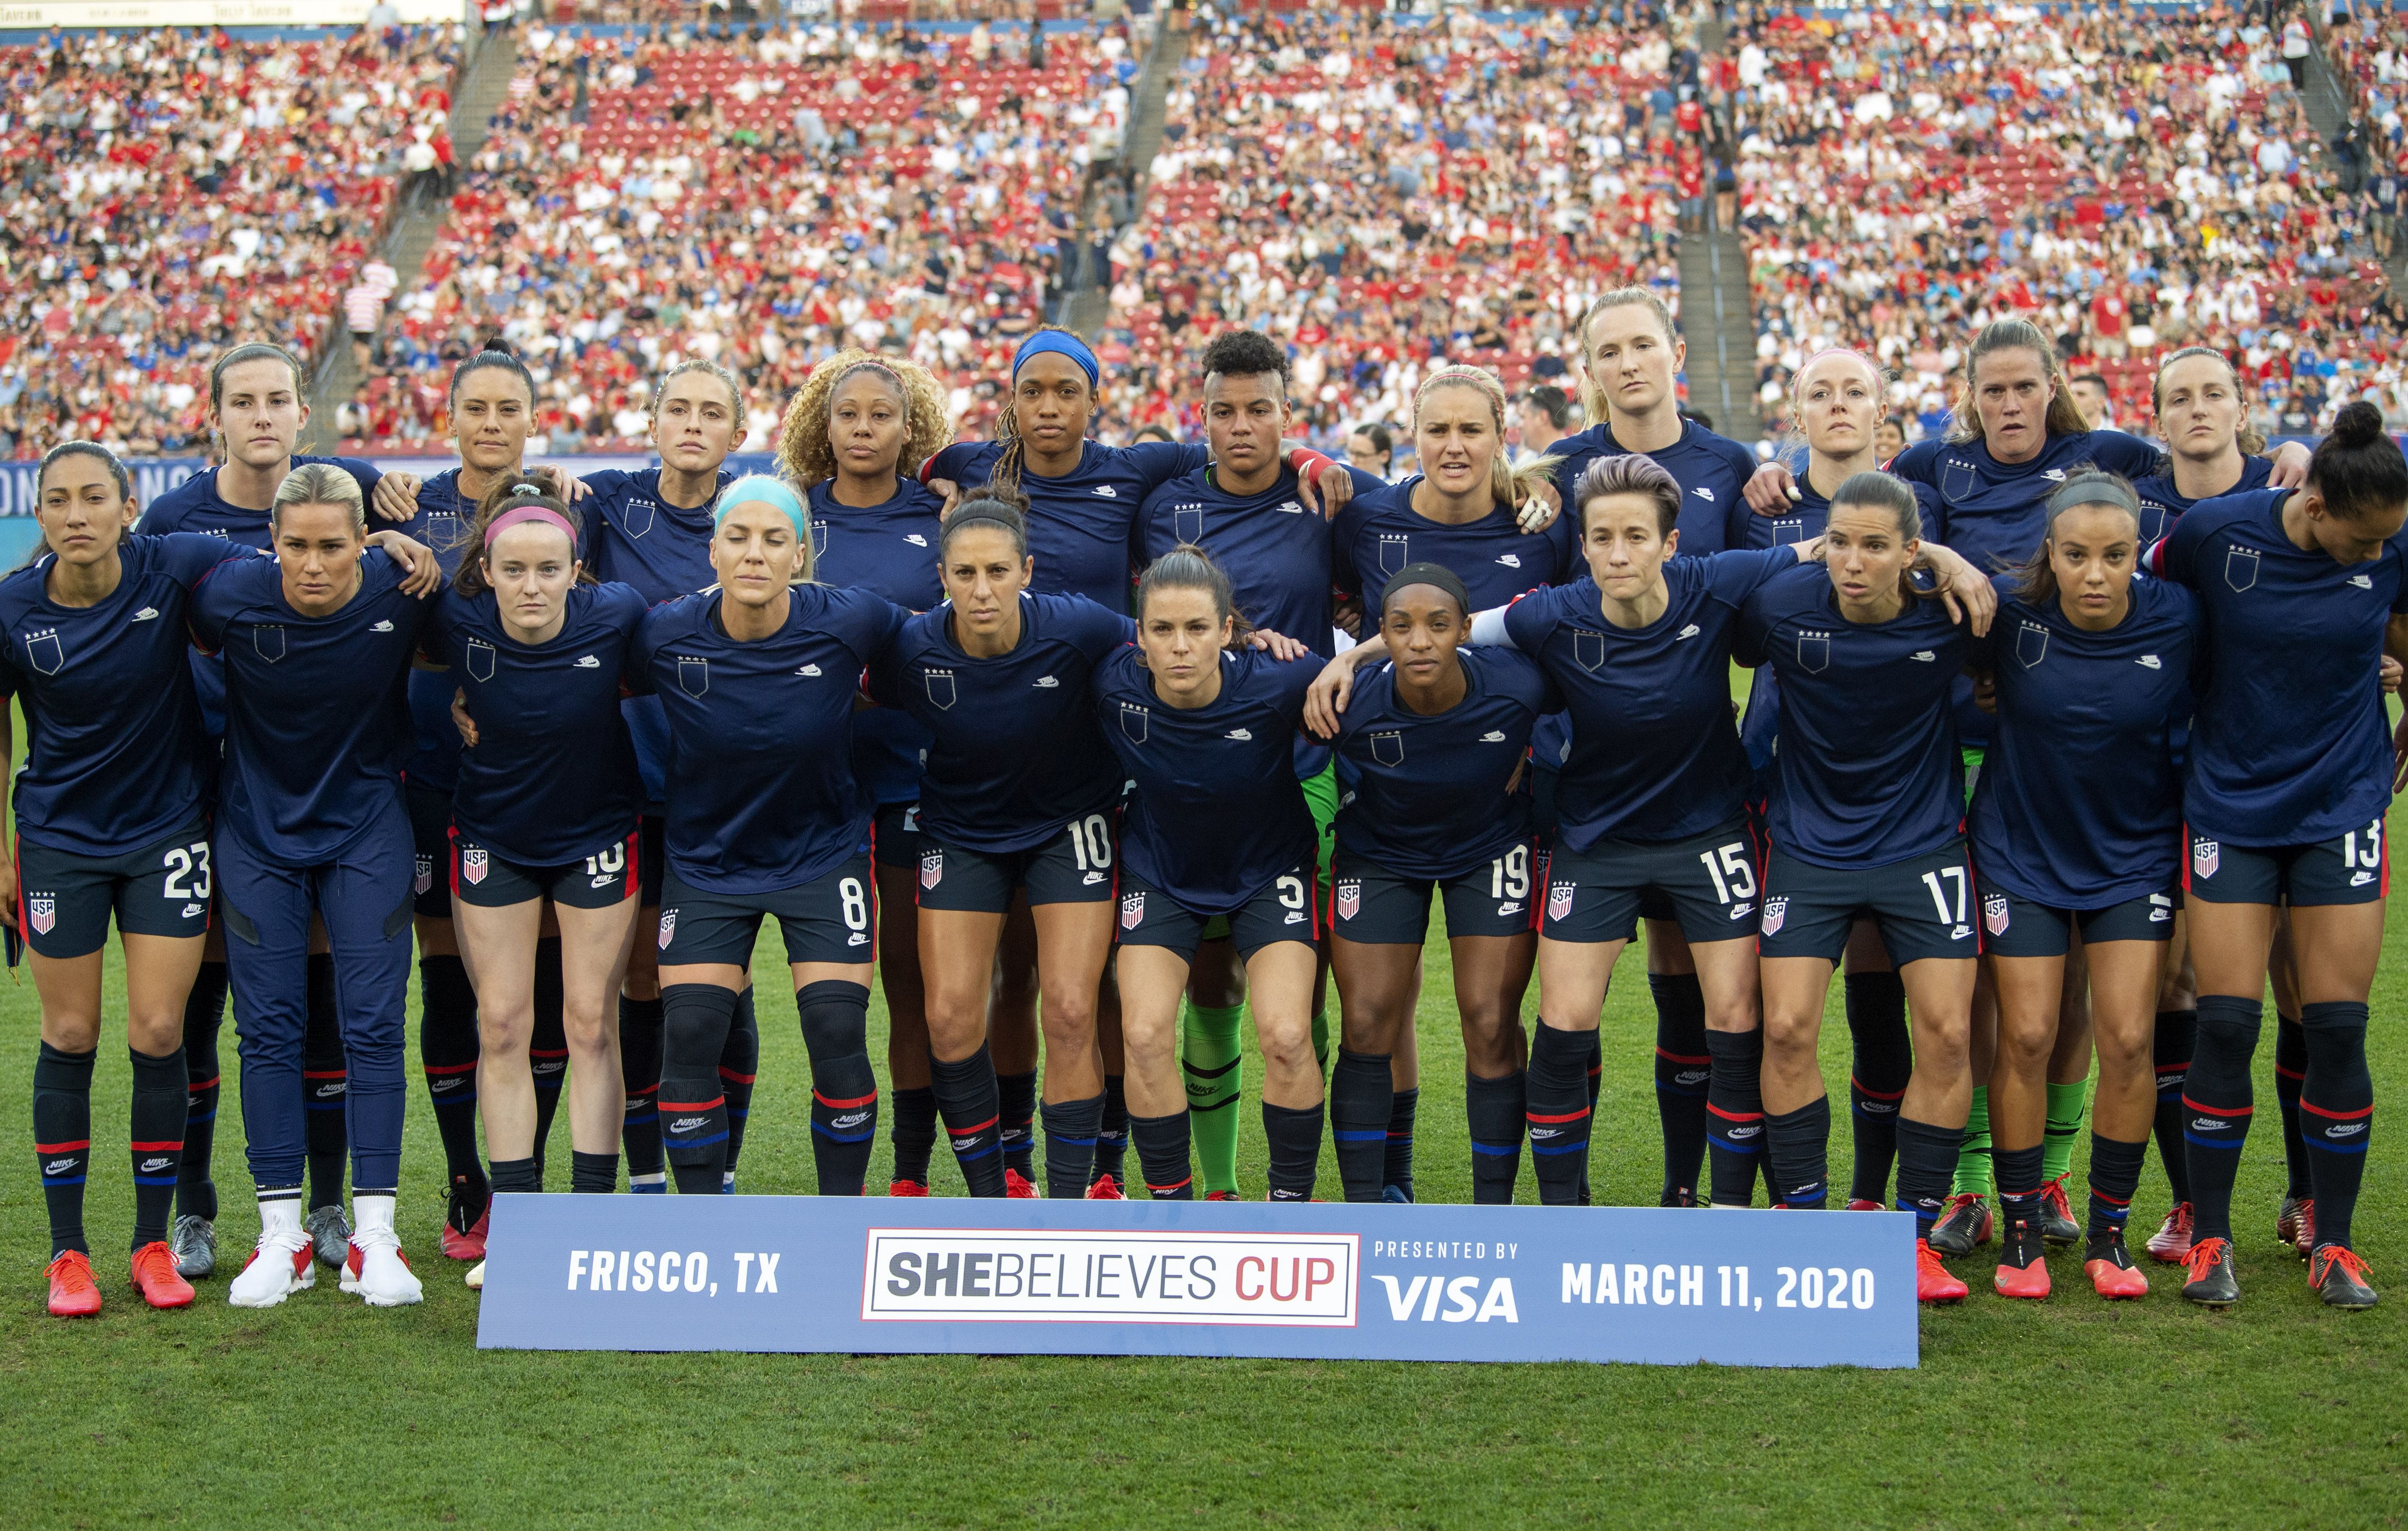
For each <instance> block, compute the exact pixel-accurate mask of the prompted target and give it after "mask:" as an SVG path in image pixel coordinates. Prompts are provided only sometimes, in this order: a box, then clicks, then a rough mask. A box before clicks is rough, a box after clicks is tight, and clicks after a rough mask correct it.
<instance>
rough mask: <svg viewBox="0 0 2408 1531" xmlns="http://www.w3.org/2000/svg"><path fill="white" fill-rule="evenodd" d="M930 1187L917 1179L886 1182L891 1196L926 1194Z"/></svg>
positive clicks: (887, 1192)
mask: <svg viewBox="0 0 2408 1531" xmlns="http://www.w3.org/2000/svg"><path fill="white" fill-rule="evenodd" d="M927 1193H928V1188H927V1187H926V1186H924V1185H922V1184H921V1183H920V1182H919V1181H917V1180H890V1181H888V1182H887V1183H886V1194H888V1195H889V1196H925V1195H926V1194H927Z"/></svg>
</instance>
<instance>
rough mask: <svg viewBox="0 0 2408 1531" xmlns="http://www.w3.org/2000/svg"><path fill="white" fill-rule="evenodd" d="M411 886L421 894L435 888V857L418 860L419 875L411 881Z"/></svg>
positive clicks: (424, 857) (423, 857)
mask: <svg viewBox="0 0 2408 1531" xmlns="http://www.w3.org/2000/svg"><path fill="white" fill-rule="evenodd" d="M409 886H410V887H411V888H414V889H416V890H417V891H418V892H421V893H423V892H425V891H426V890H427V889H428V888H432V887H434V886H435V858H434V857H432V856H422V857H420V858H418V874H417V875H416V876H414V877H412V878H411V879H410V881H409Z"/></svg>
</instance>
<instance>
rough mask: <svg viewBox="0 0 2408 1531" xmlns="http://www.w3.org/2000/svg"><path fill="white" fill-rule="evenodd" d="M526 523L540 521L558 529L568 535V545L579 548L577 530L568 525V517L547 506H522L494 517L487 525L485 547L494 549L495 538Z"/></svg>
mask: <svg viewBox="0 0 2408 1531" xmlns="http://www.w3.org/2000/svg"><path fill="white" fill-rule="evenodd" d="M526 521H540V522H542V523H544V524H545V525H546V526H552V527H559V528H560V529H561V530H562V531H563V532H564V533H566V535H567V538H568V545H569V546H570V547H571V548H574V547H576V546H577V528H576V527H572V526H570V525H569V524H568V517H566V516H565V515H563V514H561V513H559V512H558V511H555V510H552V508H551V507H549V506H545V505H520V506H516V507H514V508H512V509H510V510H507V511H504V512H503V513H501V514H499V515H497V516H495V517H494V518H493V520H491V521H489V522H487V523H486V524H485V545H486V546H487V547H489V548H490V547H492V546H493V545H494V539H495V538H496V537H499V536H500V535H501V534H502V533H503V532H505V531H507V530H509V528H510V527H515V526H518V525H519V524H520V523H522V522H526Z"/></svg>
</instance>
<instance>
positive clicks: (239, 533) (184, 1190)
mask: <svg viewBox="0 0 2408 1531" xmlns="http://www.w3.org/2000/svg"><path fill="white" fill-rule="evenodd" d="M308 393H309V390H308V383H307V381H306V380H305V379H304V378H303V376H302V372H301V364H300V363H299V362H298V361H296V360H294V356H293V354H292V353H291V352H288V351H286V350H285V349H284V348H283V347H281V346H277V345H269V344H265V342H261V341H251V342H250V343H247V344H244V345H238V346H235V347H233V348H231V349H229V350H228V351H227V352H226V353H225V354H223V355H221V356H220V357H218V359H217V360H216V361H214V362H212V363H211V364H210V365H209V402H208V421H209V426H210V428H211V429H212V430H213V431H215V432H216V434H217V436H218V442H219V449H220V450H221V451H222V453H223V454H224V456H225V460H224V461H223V462H222V463H221V464H220V465H219V466H217V467H215V468H205V469H201V471H199V472H197V473H195V474H193V476H192V477H191V478H188V479H186V480H185V481H184V482H183V483H181V484H178V485H176V486H175V487H174V488H173V489H170V490H168V491H167V492H166V493H165V494H164V495H161V496H160V497H159V498H157V499H154V500H152V501H151V502H150V505H149V506H147V507H145V508H144V510H143V513H142V521H141V525H140V527H138V528H137V529H138V530H139V531H140V532H141V533H142V534H143V535H145V536H164V535H166V534H167V533H170V532H199V533H202V534H204V535H206V536H211V537H222V538H223V539H225V540H226V541H227V542H230V543H233V544H234V545H236V546H238V547H251V548H258V549H260V550H262V551H265V549H266V547H267V545H268V541H269V533H268V525H267V524H268V509H269V507H270V506H271V505H273V504H274V503H275V500H276V491H277V489H278V487H279V485H281V484H283V483H284V478H285V475H286V474H288V473H290V472H292V471H293V469H295V468H301V467H306V466H308V465H309V464H311V463H331V464H333V465H334V466H336V467H337V468H340V469H342V470H343V471H345V472H347V473H349V474H351V477H352V479H353V480H355V481H356V482H357V483H358V484H359V486H360V492H361V494H363V495H373V494H374V493H375V492H376V489H377V487H378V484H379V481H380V479H381V478H382V476H383V475H381V474H380V473H379V472H378V471H377V469H376V468H375V467H374V465H372V464H370V463H367V462H364V461H362V460H360V459H358V458H355V457H315V456H305V455H297V454H295V453H294V450H293V448H294V444H295V443H296V442H298V441H300V439H301V432H302V430H303V428H304V427H306V426H308V423H309V400H308ZM388 498H390V497H388ZM410 513H411V507H410V506H409V504H407V503H406V502H405V503H399V504H393V505H385V504H380V505H379V507H378V510H377V514H378V517H379V519H380V520H381V521H386V522H406V521H408V520H409V517H410ZM190 662H191V667H192V672H193V685H194V686H196V687H197V692H198V695H199V698H200V706H201V727H202V729H203V730H204V731H205V733H206V735H207V740H208V743H207V744H206V745H205V746H204V748H203V753H202V766H203V772H204V784H203V790H204V792H205V793H206V794H207V795H208V796H209V797H211V798H214V797H215V795H216V791H217V773H218V761H219V758H220V757H221V756H222V753H223V752H222V744H221V741H222V738H223V735H224V733H225V667H224V666H223V665H222V664H221V663H220V662H219V661H218V660H217V659H215V658H213V657H209V656H208V655H205V654H201V653H199V652H197V651H192V654H191V661H190ZM325 944H326V942H325V932H323V931H315V932H312V934H311V937H310V952H309V1016H308V1030H307V1032H306V1033H305V1040H304V1043H303V1047H304V1049H305V1051H304V1054H303V1060H302V1069H303V1081H304V1084H305V1086H306V1087H307V1089H308V1091H309V1100H308V1107H309V1110H308V1134H309V1149H308V1162H309V1197H308V1219H307V1222H308V1228H309V1231H310V1235H311V1238H312V1239H313V1241H314V1242H315V1244H316V1247H317V1250H318V1258H319V1260H320V1262H321V1263H322V1264H324V1265H325V1266H326V1267H327V1268H328V1269H329V1270H334V1269H338V1268H340V1266H341V1265H342V1264H343V1261H344V1258H345V1256H346V1253H347V1251H348V1250H349V1249H350V1240H351V1229H350V1227H349V1226H348V1225H347V1224H346V1223H345V1222H344V1220H343V1089H344V1084H343V1081H344V1077H345V1070H344V1066H343V1038H342V1030H341V1027H340V1025H339V1023H338V1022H337V1020H336V1018H335V965H334V959H333V958H332V957H330V956H328V955H327V953H326V951H325V949H324V947H325ZM225 1000H226V966H225V932H224V930H223V928H222V923H221V922H219V921H216V920H212V921H210V923H209V932H208V946H207V947H206V948H205V949H204V953H203V956H202V959H201V970H200V974H199V975H198V976H197V977H195V978H194V979H193V989H192V994H191V996H190V998H188V999H187V1000H186V1001H185V1004H184V1064H185V1072H186V1074H187V1076H188V1082H187V1085H186V1090H187V1096H186V1116H185V1122H184V1156H183V1162H182V1163H181V1165H180V1166H179V1169H178V1171H177V1174H178V1176H179V1179H178V1180H177V1183H176V1204H177V1216H176V1225H175V1232H174V1233H173V1234H172V1235H170V1236H169V1245H170V1247H171V1248H172V1249H174V1250H175V1251H176V1268H177V1269H178V1270H179V1271H180V1272H181V1273H182V1274H183V1275H184V1277H185V1278H187V1279H190V1280H199V1279H201V1278H204V1277H207V1276H209V1275H211V1274H213V1273H214V1272H215V1271H216V1269H217V1233H216V1228H215V1220H216V1218H217V1206H218V1191H217V1185H216V1182H215V1181H213V1180H211V1179H210V1178H209V1165H210V1160H211V1157H212V1150H213V1149H214V1148H215V1146H216V1139H217V1116H218V1093H219V1068H218V1033H219V1030H220V1029H221V1028H222V1026H223V1024H224V1021H225Z"/></svg>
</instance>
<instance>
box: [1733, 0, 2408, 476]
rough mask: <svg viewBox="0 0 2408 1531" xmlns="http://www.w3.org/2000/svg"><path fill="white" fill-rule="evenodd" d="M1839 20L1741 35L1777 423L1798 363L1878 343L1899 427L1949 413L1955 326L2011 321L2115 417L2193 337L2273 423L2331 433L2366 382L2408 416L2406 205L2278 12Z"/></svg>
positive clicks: (2123, 414)
mask: <svg viewBox="0 0 2408 1531" xmlns="http://www.w3.org/2000/svg"><path fill="white" fill-rule="evenodd" d="M1827 17H1828V13H1825V14H1824V15H1822V16H1816V17H1813V18H1812V19H1809V18H1808V17H1806V16H1802V15H1800V14H1799V13H1798V12H1796V11H1794V10H1790V9H1786V8H1782V9H1770V8H1762V7H1759V8H1757V9H1756V10H1755V11H1754V12H1753V13H1752V14H1751V15H1750V16H1748V17H1747V19H1746V20H1745V21H1744V22H1742V23H1741V24H1738V25H1735V26H1734V27H1733V29H1732V33H1731V52H1732V63H1733V65H1734V66H1735V74H1736V79H1735V86H1736V88H1735V90H1734V91H1733V92H1732V93H1731V95H1730V99H1729V111H1730V120H1731V124H1732V131H1731V137H1732V140H1733V142H1734V143H1735V145H1736V150H1737V159H1738V164H1737V176H1738V181H1739V185H1740V194H1741V195H1740V201H1741V207H1740V219H1741V227H1742V231H1743V234H1744V238H1745V240H1746V243H1747V246H1748V250H1749V253H1750V258H1751V261H1752V264H1753V269H1754V280H1755V289H1756V303H1757V316H1756V319H1757V331H1758V338H1757V356H1758V363H1759V383H1760V384H1761V388H1760V397H1761V400H1762V403H1763V405H1764V408H1765V411H1766V412H1767V415H1768V417H1769V420H1770V426H1771V428H1772V430H1773V431H1774V432H1775V433H1776V434H1778V433H1781V432H1785V431H1786V430H1787V429H1788V428H1789V427H1790V426H1791V417H1790V407H1789V400H1788V397H1787V396H1788V387H1789V383H1790V380H1791V379H1792V378H1793V376H1794V375H1795V373H1796V370H1797V368H1798V366H1799V362H1800V361H1801V360H1802V359H1803V358H1804V357H1805V356H1808V355H1811V354H1813V352H1814V351H1815V350H1817V349H1818V348H1820V347H1822V346H1825V345H1829V344H1849V345H1858V344H1861V345H1864V346H1867V347H1870V348H1873V349H1875V350H1877V352H1878V354H1880V355H1881V357H1882V358H1883V359H1884V361H1885V363H1886V364H1887V365H1888V366H1889V367H1890V368H1893V370H1894V371H1895V372H1896V373H1897V374H1898V375H1899V383H1898V385H1897V388H1896V390H1895V392H1894V394H1893V397H1892V401H1891V402H1892V410H1893V412H1895V413H1896V414H1898V415H1899V416H1902V417H1903V420H1902V424H1903V425H1904V426H1905V431H1906V434H1907V435H1908V436H1909V437H1910V438H1911V439H1912V438H1919V437H1920V436H1922V435H1925V434H1928V433H1931V432H1933V431H1936V430H1938V429H1939V428H1941V426H1942V423H1943V421H1944V419H1945V417H1946V414H1947V412H1948V410H1949V408H1950V406H1951V404H1952V402H1953V401H1954V396H1955V388H1956V387H1957V384H1958V383H1960V382H1961V366H1962V362H1963V356H1962V354H1961V351H1960V350H1959V349H1958V347H1957V338H1958V337H1961V336H1962V335H1964V334H1965V333H1967V332H1968V331H1969V330H1970V329H1971V328H1974V327H1978V326H1979V325H1981V324H1982V323H1984V322H1985V321H1986V320H1987V319H1989V318H1992V317H1997V316H2001V315H2009V314H2016V315H2021V316H2024V317H2028V318H2030V319H2031V320H2033V321H2034V322H2035V323H2037V324H2039V325H2042V328H2044V329H2045V330H2047V331H2048V332H2049V333H2050V334H2051V335H2053V336H2055V337H2057V348H2058V351H2059V353H2060V354H2061V355H2062V356H2063V357H2064V359H2065V362H2066V365H2067V368H2068V370H2069V371H2070V372H2071V373H2072V374H2074V375H2076V376H2077V377H2078V376H2081V375H2083V374H2096V375H2097V376H2098V377H2099V378H2100V380H2101V381H2102V382H2103V383H2105V391H2106V394H2107V398H2108V404H2107V409H2108V413H2107V415H2106V416H2105V417H2104V418H2107V419H2112V420H2114V421H2116V422H2121V423H2125V424H2128V425H2143V424H2145V423H2146V421H2147V420H2148V418H2149V411H2148V407H2147V383H2148V378H2149V372H2150V368H2149V361H2150V358H2151V357H2152V356H2154V355H2156V354H2159V353H2162V352H2167V351H2171V350H2172V349H2174V348H2177V347H2179V346H2182V345H2186V344H2194V343H2199V344H2208V345H2213V346H2214V347H2215V348H2217V349H2218V350H2220V351H2223V352H2226V353H2227V354H2230V355H2231V356H2233V357H2234V359H2235V360H2236V361H2237V362H2238V363H2239V364H2240V365H2241V367H2242V369H2243V373H2244V375H2245V379H2246V382H2247V383H2248V393H2249V396H2250V397H2249V407H2250V417H2251V422H2252V424H2253V425H2255V426H2257V428H2258V429H2259V430H2260V431H2261V432H2262V433H2263V434H2266V435H2269V436H2272V435H2277V434H2289V435H2304V434H2309V433H2313V432H2314V431H2315V430H2317V429H2319V428H2321V427H2322V426H2325V425H2327V424H2329V422H2330V420H2331V418H2332V415H2333V412H2335V411H2336V410H2338V409H2339V408H2340V406H2341V405H2342V404H2343V403H2345V402H2347V401H2349V400H2350V399H2352V398H2356V397H2366V398H2368V399H2369V400H2370V401H2372V402H2374V403H2376V404H2377V405H2378V406H2379V407H2380V408H2381V409H2382V410H2383V412H2384V413H2385V416H2386V420H2387V421H2389V422H2390V423H2391V424H2392V425H2393V426H2395V427H2396V426H2401V425H2403V424H2408V395H2403V393H2402V390H2401V366H2400V362H2399V359H2398V353H2399V351H2400V342H2401V323H2400V318H2399V316H2398V314H2397V313H2396V312H2395V311H2393V310H2392V309H2391V308H2389V307H2388V306H2387V305H2386V304H2385V303H2383V302H2382V301H2380V296H2381V294H2380V287H2381V269H2380V266H2379V264H2378V256H2379V251H2380V248H2381V247H2380V245H2379V243H2378V240H2379V239H2382V238H2387V236H2386V235H2385V234H2384V233H2383V231H2384V230H2385V229H2386V227H2387V224H2386V222H2385V221H2384V218H2385V215H2384V214H2383V213H2382V211H2381V208H2380V206H2379V205H2378V203H2377V201H2376V199H2375V196H2374V195H2373V194H2372V190H2371V189H2360V183H2361V181H2364V180H2365V179H2366V178H2364V177H2362V176H2360V175H2358V173H2356V167H2354V166H2349V165H2346V164H2343V162H2342V161H2341V159H2340V158H2339V156H2337V155H2336V154H2334V153H2333V152H2330V151H2329V148H2328V146H2326V145H2325V144H2324V143H2322V142H2321V141H2320V139H2319V136H2318V134H2317V133H2316V131H2315V128H2314V126H2313V125H2312V124H2311V123H2310V121H2309V118H2308V115H2307V112H2306V110H2305V108H2304V106H2303V104H2302V101H2301V97H2300V92H2299V91H2298V90H2297V89H2295V88H2294V86H2293V83H2292V74H2291V70H2290V68H2289V65H2288V64H2287V63H2286V58H2285V53H2284V42H2285V38H2284V35H2283V31H2282V30H2281V29H2280V28H2274V27H2270V26H2269V25H2268V24H2267V23H2266V22H2265V21H2264V20H2263V13H2262V12H2259V11H2257V10H2255V9H2249V10H2246V11H2243V10H2242V9H2236V8H2233V7H2227V6H2223V5H2215V6H2210V7H2205V8H2204V9H2202V10H2200V11H2199V12H2196V13H2191V14H2182V15H2173V14H2167V15H2152V17H2151V19H2150V23H2149V25H2147V26H2146V27H2145V28H2142V27H2135V26H2132V25H2130V24H2129V19H2128V18H2127V17H2124V16H2121V15H2119V14H2115V13H2110V12H2102V11H2095V10H2067V11H2057V10H2050V11H2045V12H2043V11H2041V10H2039V9H2035V8H2026V7H2000V8H1998V9H1996V10H1991V11H1985V12H1976V13H1968V14H1964V15H1957V16H1943V15H1942V14H1941V13H1938V12H1928V11H1919V10H1918V11H1878V12H1875V11H1853V12H1849V13H1846V15H1845V16H1844V17H1843V18H1842V19H1839V20H1837V21H1833V20H1829V19H1826V18H1827ZM2395 72H2396V69H2395ZM2396 126H2397V123H2396V115H2395V117H2394V120H2393V129H2392V130H2390V131H2392V132H2393V133H2394V135H2395V137H2396ZM2386 195H2388V194H2386Z"/></svg>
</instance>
